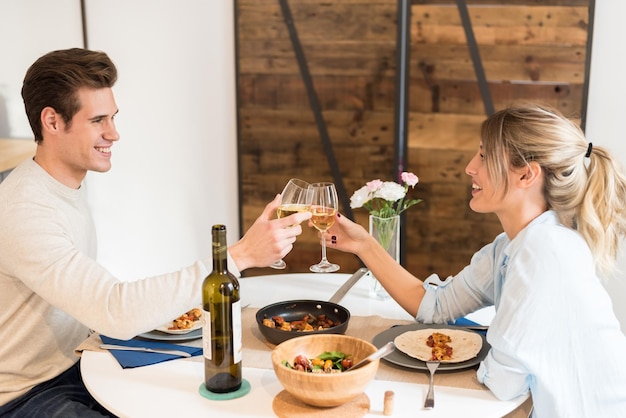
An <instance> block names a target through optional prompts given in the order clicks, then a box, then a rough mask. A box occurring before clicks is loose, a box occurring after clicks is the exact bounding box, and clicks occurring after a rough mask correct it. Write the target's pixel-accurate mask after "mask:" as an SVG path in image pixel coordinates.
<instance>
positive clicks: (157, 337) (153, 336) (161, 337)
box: [137, 329, 202, 342]
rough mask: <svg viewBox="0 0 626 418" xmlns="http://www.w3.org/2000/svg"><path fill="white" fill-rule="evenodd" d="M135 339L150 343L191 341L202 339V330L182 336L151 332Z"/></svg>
mask: <svg viewBox="0 0 626 418" xmlns="http://www.w3.org/2000/svg"><path fill="white" fill-rule="evenodd" d="M137 337H139V338H143V339H146V340H152V341H178V342H181V341H192V340H197V339H200V338H202V330H201V329H197V330H195V331H191V332H189V333H187V334H182V335H176V334H166V333H165V332H161V331H157V330H152V331H148V332H144V333H143V334H139V335H138V336H137Z"/></svg>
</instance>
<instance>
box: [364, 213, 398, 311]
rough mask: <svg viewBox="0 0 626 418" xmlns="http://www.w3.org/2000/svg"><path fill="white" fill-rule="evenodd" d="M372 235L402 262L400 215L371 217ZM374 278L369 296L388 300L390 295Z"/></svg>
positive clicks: (394, 257) (391, 254)
mask: <svg viewBox="0 0 626 418" xmlns="http://www.w3.org/2000/svg"><path fill="white" fill-rule="evenodd" d="M369 221H370V234H371V235H372V236H373V237H374V238H375V239H376V241H378V242H379V243H380V245H381V246H382V247H383V248H384V249H385V250H386V251H387V252H388V253H389V255H390V256H391V257H392V258H393V259H394V260H396V261H397V262H398V263H399V262H400V215H396V216H393V217H391V218H381V217H378V216H374V215H370V218H369ZM370 275H371V276H372V283H371V286H370V291H369V295H370V297H372V298H375V299H387V298H389V293H387V291H386V290H385V288H384V287H383V286H382V285H381V284H380V282H379V281H378V280H377V279H376V277H374V275H373V274H372V273H371V272H370Z"/></svg>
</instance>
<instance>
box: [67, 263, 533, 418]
mask: <svg viewBox="0 0 626 418" xmlns="http://www.w3.org/2000/svg"><path fill="white" fill-rule="evenodd" d="M349 277H350V275H349V274H337V273H335V274H309V273H301V274H272V275H267V276H256V277H248V278H243V279H241V280H240V284H241V299H242V305H243V306H244V307H245V308H244V309H243V311H242V323H243V366H244V367H243V377H244V379H245V380H246V381H248V382H249V383H250V386H251V391H250V392H249V393H248V394H247V395H245V396H243V397H240V398H237V399H233V400H228V401H223V400H209V399H206V398H205V397H202V396H201V395H200V394H199V387H200V385H201V384H202V383H203V381H204V366H203V360H202V356H197V357H191V358H185V359H182V358H181V359H177V360H172V361H166V362H162V363H158V364H153V365H150V366H144V367H137V368H127V369H123V368H122V367H121V366H120V365H119V363H118V362H117V361H116V360H115V358H114V357H113V356H112V355H111V353H109V352H107V351H104V350H101V349H100V348H99V342H100V340H99V336H98V335H93V336H91V337H90V338H89V339H88V340H87V341H85V342H84V343H83V344H82V345H81V347H79V348H78V349H79V350H78V351H80V352H81V353H82V354H81V355H82V357H81V370H82V375H83V380H84V382H85V385H86V387H87V389H88V390H89V391H90V393H91V394H92V395H93V396H94V397H95V398H96V399H97V400H98V401H99V402H100V403H101V404H102V405H104V406H105V407H106V408H107V409H109V410H110V411H112V412H113V413H115V414H116V415H118V416H120V417H132V418H135V417H144V416H145V417H170V416H181V415H191V414H205V415H207V416H216V417H217V416H219V417H265V416H267V417H273V416H278V417H284V418H290V417H296V416H297V417H326V416H328V417H336V416H346V417H352V416H354V417H360V416H367V417H374V416H381V415H382V414H383V409H384V397H385V392H389V391H392V392H393V415H392V416H395V417H409V416H410V417H416V416H422V415H423V416H428V417H431V418H432V417H451V416H461V417H480V418H485V417H494V418H496V417H498V418H499V417H503V416H506V417H509V418H518V417H520V418H521V417H528V416H529V413H530V410H531V408H532V401H531V399H530V397H529V396H528V395H526V396H521V397H519V398H516V399H513V400H510V401H500V400H498V399H497V398H495V396H494V395H493V394H492V393H491V392H490V391H489V390H488V389H487V388H486V387H485V386H484V385H482V384H481V383H479V382H478V380H477V378H476V367H469V368H465V369H459V370H448V371H442V372H437V373H436V374H435V405H436V406H435V408H434V409H432V410H427V409H424V408H423V403H424V398H425V396H426V392H427V390H428V378H429V375H428V372H427V371H426V370H421V369H416V368H410V367H403V366H399V365H398V364H394V363H390V362H388V361H386V360H384V359H383V360H381V361H380V364H379V367H378V371H377V373H376V376H375V379H374V380H373V381H372V382H370V384H369V385H368V386H367V387H366V389H365V394H364V396H365V397H366V401H367V402H368V403H369V407H368V410H367V411H365V412H363V411H360V412H356V411H354V410H350V409H349V408H350V405H344V406H342V407H338V408H343V409H319V408H313V407H309V406H307V405H304V404H298V405H293V404H290V405H285V401H284V399H285V398H284V396H282V395H284V394H285V392H284V390H283V388H282V386H281V385H280V382H279V381H278V380H277V378H276V375H275V374H274V371H273V369H272V363H271V352H272V349H273V348H274V347H275V346H274V345H273V344H271V343H269V342H268V341H267V340H266V339H265V338H264V337H263V335H262V334H261V332H260V330H259V327H258V325H257V322H256V312H257V311H258V309H259V308H260V307H263V306H266V305H268V304H271V303H274V302H281V301H286V300H296V299H311V300H319V301H327V300H328V299H329V298H330V297H331V296H332V295H333V293H334V292H335V291H336V290H337V289H338V288H339V287H340V286H341V285H342V284H343V283H344V282H345V281H346V280H347V279H348V278H349ZM372 280H373V279H372V278H371V276H369V274H368V275H366V276H364V277H363V278H362V279H360V280H359V281H358V282H357V283H356V284H355V285H354V287H353V288H352V289H351V290H350V291H349V292H348V294H347V295H346V296H345V297H343V299H342V300H341V301H339V304H341V305H342V306H345V307H346V308H348V310H349V311H350V313H351V317H350V319H349V325H348V328H347V331H346V334H347V335H352V336H355V337H358V338H362V339H364V340H367V341H372V340H373V339H374V338H375V337H376V336H377V335H379V334H380V333H382V332H384V331H386V330H389V329H390V327H394V326H398V325H409V324H415V321H414V319H413V318H411V316H410V315H408V314H407V313H406V312H405V311H404V310H403V309H402V308H401V307H400V306H399V305H398V304H397V303H396V302H395V301H394V300H393V299H378V298H373V297H370V295H369V288H370V285H371V282H372ZM491 316H492V312H490V311H489V310H485V311H483V312H480V311H479V312H477V313H476V314H475V315H474V316H473V317H471V318H470V319H473V320H474V321H475V322H479V321H481V322H483V323H484V322H488V321H489V320H490V317H491ZM144 337H145V335H144ZM140 338H141V337H140ZM179 344H185V345H192V346H197V347H200V346H201V339H195V340H190V341H185V342H179Z"/></svg>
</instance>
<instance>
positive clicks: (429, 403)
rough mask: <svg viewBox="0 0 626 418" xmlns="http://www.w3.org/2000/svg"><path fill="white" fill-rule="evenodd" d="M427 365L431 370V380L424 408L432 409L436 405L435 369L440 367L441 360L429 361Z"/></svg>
mask: <svg viewBox="0 0 626 418" xmlns="http://www.w3.org/2000/svg"><path fill="white" fill-rule="evenodd" d="M426 367H427V368H428V371H429V372H430V382H429V383H428V393H427V394H426V400H425V401H424V408H426V409H432V408H434V407H435V389H434V385H435V370H437V368H438V367H439V362H438V361H427V362H426Z"/></svg>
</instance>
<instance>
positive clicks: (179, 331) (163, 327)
mask: <svg viewBox="0 0 626 418" xmlns="http://www.w3.org/2000/svg"><path fill="white" fill-rule="evenodd" d="M171 326H172V322H168V323H167V324H165V325H161V326H160V327H158V328H156V330H157V331H161V332H164V333H166V334H172V335H185V334H189V333H190V332H191V331H195V330H197V329H200V328H202V321H195V322H194V324H193V326H192V327H191V328H187V329H168V328H169V327H171Z"/></svg>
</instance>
